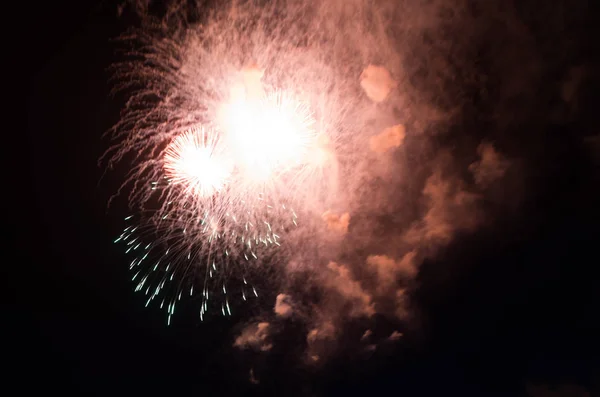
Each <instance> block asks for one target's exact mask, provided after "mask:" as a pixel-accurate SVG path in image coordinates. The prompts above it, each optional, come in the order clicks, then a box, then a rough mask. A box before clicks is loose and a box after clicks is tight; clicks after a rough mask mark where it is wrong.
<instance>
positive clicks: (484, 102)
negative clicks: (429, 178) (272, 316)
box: [4, 1, 600, 397]
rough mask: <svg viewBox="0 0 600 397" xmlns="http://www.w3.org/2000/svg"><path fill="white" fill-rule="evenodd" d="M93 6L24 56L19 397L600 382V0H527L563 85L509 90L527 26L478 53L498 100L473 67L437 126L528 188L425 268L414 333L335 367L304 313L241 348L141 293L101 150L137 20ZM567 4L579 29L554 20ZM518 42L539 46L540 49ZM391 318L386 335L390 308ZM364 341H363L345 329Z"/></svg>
mask: <svg viewBox="0 0 600 397" xmlns="http://www.w3.org/2000/svg"><path fill="white" fill-rule="evenodd" d="M79 3H83V2H72V4H67V3H62V5H58V4H56V5H55V4H48V5H43V6H41V7H42V8H41V9H35V10H28V13H31V12H33V14H34V16H33V17H30V18H28V22H27V28H23V29H24V30H27V33H26V36H27V37H28V40H26V42H25V43H24V44H22V47H23V48H30V49H31V50H30V51H26V57H25V59H23V60H22V61H21V62H20V63H21V64H22V65H23V67H24V70H25V71H26V74H27V75H28V76H27V84H26V85H25V89H26V90H27V96H28V100H27V102H26V106H27V116H26V129H27V132H26V133H21V132H19V133H21V134H23V136H24V137H26V139H27V141H26V143H25V145H24V146H23V147H21V148H7V149H8V154H9V156H11V158H12V156H16V157H15V159H17V158H18V161H19V162H20V163H21V164H19V166H18V172H19V175H18V178H16V179H18V181H17V182H16V183H17V184H18V186H19V190H20V191H19V194H14V192H12V189H8V192H7V193H8V194H9V195H10V196H13V197H16V198H17V199H18V201H19V202H18V203H17V208H18V210H12V209H9V210H8V211H10V212H13V211H14V213H12V214H9V219H11V221H10V222H11V223H13V222H14V224H9V225H8V226H5V228H6V229H7V233H12V232H11V231H12V230H16V231H17V234H16V236H17V240H18V241H17V244H16V245H15V244H8V246H7V247H6V249H5V258H6V260H5V266H6V267H9V268H10V269H11V272H12V271H13V270H14V271H15V272H16V273H15V276H14V277H13V276H11V277H9V278H6V279H4V284H5V285H8V286H9V291H11V293H10V294H9V295H11V297H10V298H9V300H8V305H9V306H8V310H7V312H5V314H4V321H5V324H8V325H9V330H11V331H10V333H9V335H10V337H8V338H4V343H5V349H7V350H8V352H9V354H8V362H9V363H8V365H7V366H8V367H11V368H12V369H14V370H16V374H17V375H16V377H15V379H18V386H17V387H18V389H15V390H19V392H14V393H8V394H7V395H12V394H19V395H20V394H24V392H21V390H22V388H25V390H29V388H32V389H33V390H35V391H36V392H44V393H51V394H53V393H57V394H59V393H60V395H80V396H86V395H92V396H95V395H98V396H101V395H102V396H104V395H140V396H142V395H143V396H148V395H166V393H170V395H183V394H184V393H185V395H246V394H250V395H285V396H287V395H303V396H321V395H375V393H378V394H386V395H405V396H413V395H414V396H424V395H457V396H459V395H460V396H528V395H529V396H534V397H535V396H550V395H555V394H551V393H550V392H540V391H538V392H537V393H538V394H535V393H534V392H533V391H531V390H532V389H531V387H532V385H546V386H548V387H549V388H553V387H558V386H561V385H562V386H564V385H569V384H570V385H581V386H582V387H584V388H586V389H587V390H588V391H590V393H593V390H596V392H598V391H599V390H600V360H599V359H600V349H599V348H598V343H597V339H598V335H600V330H599V327H598V314H599V313H600V306H599V305H598V303H599V302H600V299H599V298H600V293H599V291H600V289H599V288H598V281H600V279H599V278H598V276H597V274H598V271H597V267H598V264H599V263H600V261H599V260H598V236H599V234H598V221H599V220H600V217H599V216H598V215H599V205H598V203H600V201H599V200H598V199H599V197H598V195H597V192H595V189H594V187H596V188H597V186H598V182H599V179H598V175H599V174H598V167H599V165H600V143H599V141H598V133H599V131H600V130H599V129H598V127H599V125H598V122H597V109H598V108H599V107H598V105H599V104H600V102H599V101H598V94H597V93H598V89H599V88H600V85H599V83H600V79H599V77H600V76H599V75H598V73H597V70H598V65H599V64H598V63H597V62H598V58H597V51H595V50H596V49H595V48H594V47H595V46H594V44H593V41H594V40H593V39H592V37H594V36H595V34H594V31H595V30H597V29H596V26H594V23H593V19H594V18H593V17H592V12H591V6H590V9H587V8H586V7H585V4H584V3H586V2H584V1H574V2H566V1H565V2H556V4H554V3H552V4H550V3H551V2H537V3H536V2H534V1H527V2H523V4H522V5H521V6H520V13H521V14H520V15H521V16H522V20H521V23H523V25H524V26H526V28H527V29H529V30H530V31H531V35H532V37H533V41H532V42H533V43H534V44H533V46H534V48H536V49H538V50H539V53H540V54H542V55H541V59H543V60H544V62H545V63H544V65H545V67H544V68H543V69H542V70H541V71H540V72H539V73H540V76H539V79H540V80H541V81H542V82H546V83H547V84H538V85H537V86H536V90H538V91H536V92H535V93H534V95H530V96H528V97H527V100H526V101H525V102H519V98H518V97H517V98H516V99H515V100H514V102H513V103H509V102H507V101H505V100H504V99H503V100H502V102H501V103H500V99H499V98H500V96H501V95H502V94H501V92H502V89H501V87H500V85H501V84H504V83H503V82H505V81H506V80H505V79H503V78H502V77H503V76H504V73H515V70H514V69H511V68H512V66H511V65H513V63H510V65H508V66H506V67H505V66H503V63H502V62H501V61H500V60H499V59H498V56H501V57H503V56H506V54H511V51H510V48H511V45H512V44H511V43H510V38H507V39H506V40H509V42H508V43H506V42H505V41H504V40H505V39H503V38H495V37H494V36H493V33H492V34H490V38H489V41H490V43H491V44H489V45H486V41H485V40H486V39H485V38H484V39H482V40H481V42H482V43H481V45H480V54H479V57H478V59H479V61H478V62H480V63H478V64H477V65H476V66H474V67H476V68H478V69H480V70H482V74H484V75H487V76H489V79H488V80H487V82H486V83H485V88H486V90H487V95H484V94H483V93H482V90H479V89H477V90H474V89H472V88H470V87H467V85H468V84H469V83H468V82H465V81H464V80H461V79H458V80H457V82H456V84H465V90H464V91H465V92H466V93H467V95H472V96H473V100H472V101H470V102H469V103H470V105H469V107H468V108H467V109H464V110H463V114H462V117H461V118H460V121H459V122H457V124H456V125H454V126H452V127H450V128H448V131H447V132H446V133H445V134H443V135H441V136H437V137H436V138H435V139H436V140H437V141H438V142H437V144H438V145H439V146H440V147H444V148H448V149H449V150H451V151H453V153H454V154H455V156H460V155H461V150H462V148H463V145H468V144H469V142H474V141H480V140H481V139H482V138H485V137H491V138H492V139H493V140H494V141H495V142H498V143H499V145H500V146H501V147H502V149H503V151H504V153H507V154H508V155H509V157H510V158H512V159H515V160H514V161H515V164H518V166H516V167H513V171H512V172H514V173H515V175H513V176H511V178H512V179H511V180H512V181H514V183H513V184H512V185H510V186H511V187H510V189H509V188H507V187H506V186H508V185H505V186H504V187H503V188H501V189H500V190H501V191H498V192H495V193H494V195H493V196H492V198H490V199H489V200H490V203H486V205H489V208H490V210H489V211H491V212H494V211H496V212H497V213H496V214H495V215H496V216H495V218H496V219H497V220H496V221H495V222H494V223H493V224H492V226H490V227H485V228H481V229H479V230H478V231H477V232H476V233H465V234H464V235H462V234H461V235H459V236H457V237H455V239H453V241H452V242H451V243H450V244H448V245H447V246H445V247H443V249H442V250H441V252H439V253H438V254H437V255H436V257H435V258H432V259H426V260H425V261H424V262H423V263H422V264H421V265H420V268H419V274H418V276H417V279H416V280H417V284H418V287H417V288H416V290H415V291H414V296H413V301H414V305H415V308H416V309H415V310H416V311H417V312H418V313H419V316H418V319H419V320H418V322H417V323H415V324H412V325H411V326H409V327H408V328H407V330H406V332H405V334H406V337H405V339H404V340H403V341H402V343H398V344H391V343H390V344H389V345H385V344H384V345H383V346H382V347H381V348H378V349H377V351H376V352H374V353H373V354H369V355H361V354H356V353H355V352H354V350H352V349H351V348H350V347H349V348H348V349H347V350H348V352H347V353H346V352H345V349H344V348H342V349H339V352H338V353H337V354H336V355H335V356H334V357H333V358H332V359H331V360H330V361H328V362H327V363H326V364H325V365H323V366H318V367H310V366H303V365H300V364H299V363H298V362H297V361H296V360H295V359H294V357H293V356H294V355H295V354H297V353H298V351H301V350H302V348H301V347H300V345H301V344H302V339H303V337H302V335H301V334H300V333H299V332H298V333H295V332H294V326H293V325H291V326H290V330H289V331H288V332H287V333H284V334H280V335H278V336H276V338H277V341H278V342H277V345H276V347H275V348H274V349H273V350H272V351H271V352H269V354H267V355H261V354H254V353H251V352H240V351H237V350H235V349H232V343H233V338H234V336H235V332H234V331H232V330H236V329H238V328H239V324H236V321H235V320H236V319H235V318H230V319H224V318H219V317H217V318H215V319H214V320H212V321H210V322H208V323H202V324H187V325H181V326H175V327H169V328H167V327H166V326H165V321H164V318H163V317H164V316H162V315H161V314H160V313H159V312H158V311H156V310H153V309H151V308H149V309H145V308H144V299H143V298H141V297H139V296H136V295H135V294H134V293H133V285H132V283H131V282H130V275H129V273H128V269H127V265H128V261H127V260H126V258H124V257H123V254H122V250H121V249H120V247H117V246H115V245H114V244H113V243H112V241H113V240H114V238H115V236H117V235H118V234H119V233H120V231H121V230H122V227H123V224H122V218H123V216H124V215H125V214H126V211H125V208H124V203H123V202H122V201H119V200H117V202H116V203H115V204H114V206H113V207H110V208H109V209H108V210H107V201H108V199H109V197H110V196H111V194H112V193H113V192H114V191H115V190H116V189H117V188H118V186H119V185H120V183H121V180H120V179H119V172H112V173H108V174H107V175H106V176H104V177H103V171H104V169H103V168H102V167H99V166H98V164H97V161H98V158H99V157H100V155H101V154H102V153H103V152H104V150H106V147H107V141H106V139H102V134H103V133H104V132H105V131H106V130H107V129H108V128H110V127H111V126H112V125H113V124H114V123H116V122H117V121H118V119H119V111H120V109H121V107H122V106H123V104H124V101H125V97H124V96H123V95H122V94H118V95H115V96H111V95H110V90H111V83H110V82H109V77H110V74H109V72H108V71H107V68H108V66H109V65H110V64H111V63H113V62H114V61H115V60H116V59H117V58H116V57H117V54H116V51H115V46H114V42H111V40H110V39H111V38H114V37H116V36H117V35H119V34H120V33H122V32H123V31H124V29H125V28H126V27H127V26H129V25H130V24H132V23H135V18H133V17H131V16H127V15H126V14H124V16H123V17H120V18H119V17H118V16H117V7H116V5H114V4H112V3H110V2H102V3H99V4H94V5H92V4H91V3H92V2H89V3H90V5H86V6H83V5H81V4H79ZM86 3H87V2H86ZM559 3H560V4H562V6H560V5H559ZM571 3H573V5H571ZM538 5H543V7H542V8H538ZM31 7H32V8H33V7H36V8H37V7H38V6H34V5H32V6H31ZM560 7H563V8H562V9H561V8H560ZM476 8H477V7H474V8H473V10H474V11H473V12H474V13H476ZM557 15H559V16H560V15H562V16H563V18H564V23H562V22H561V23H560V24H558V23H555V22H556V18H558V17H556V16H557ZM544 18H548V20H552V21H553V22H552V23H547V24H546V23H544ZM559 25H560V26H559ZM596 25H597V23H596ZM24 34H25V33H24ZM500 47H502V48H504V50H503V52H502V53H500V55H498V54H497V53H496V48H500ZM506 48H508V50H507V49H506ZM515 48H517V50H515V56H517V57H519V56H523V54H520V53H519V50H518V49H521V48H522V46H518V45H516V44H515ZM525 58H526V57H525ZM579 66H581V67H583V70H585V71H586V72H585V78H584V80H583V81H584V82H583V83H582V84H581V85H580V87H579V89H578V90H576V92H575V94H573V95H574V96H575V98H576V99H572V100H571V101H570V102H569V103H568V104H564V103H563V102H561V97H560V94H559V93H558V92H559V90H558V89H557V87H560V84H561V81H563V80H564V79H565V76H567V75H568V73H569V70H573V68H577V67H579ZM517 81H518V79H517ZM478 87H479V86H478ZM540 87H541V88H540ZM517 89H518V87H517ZM531 98H533V99H531ZM575 102H576V104H577V105H576V109H575V110H573V109H572V104H573V103H575ZM500 107H503V108H502V109H500ZM506 107H509V108H506ZM498 109H500V110H498ZM507 109H508V110H507ZM565 109H570V110H565ZM496 111H498V112H499V113H501V114H506V113H507V112H510V113H511V114H514V119H515V120H517V122H514V123H512V124H511V125H510V126H509V127H507V128H503V129H500V128H496V125H495V123H502V122H503V121H502V120H497V119H494V118H493V117H484V116H483V115H484V114H493V113H494V112H496ZM566 114H568V115H566ZM554 116H556V117H554ZM13 150H14V151H15V152H18V153H11V151H13ZM21 150H23V151H24V152H25V153H23V152H20V151H21ZM8 172H9V173H15V172H17V168H14V169H12V170H9V171H8ZM21 188H22V193H21ZM503 189H504V190H503ZM514 192H523V193H522V194H515V195H512V193H514ZM509 193H511V195H510V197H508V196H509ZM503 195H505V196H506V197H508V198H505V196H503ZM494 200H498V201H502V203H504V204H503V205H495V203H494ZM21 207H22V208H21ZM9 241H10V240H9ZM12 302H14V304H12ZM375 321H376V322H377V323H378V324H379V323H380V324H381V325H380V327H381V329H384V330H385V329H387V328H386V327H387V326H388V325H386V323H385V320H384V319H375ZM13 330H14V333H13V332H12V331H13ZM346 343H347V344H348V345H349V346H350V345H351V344H352V343H353V342H352V341H350V340H349V341H345V340H344V339H343V338H342V340H340V341H338V345H341V346H344V345H345V344H346ZM250 368H260V384H257V385H255V384H253V383H252V382H250V381H249V375H248V374H249V369H250ZM257 371H258V370H257ZM11 372H12V371H10V370H9V374H10V373H11ZM9 377H10V375H9ZM528 387H529V389H528ZM528 390H529V394H528ZM565 395H567V394H565ZM572 395H575V394H572ZM590 395H591V394H590ZM582 396H583V394H582Z"/></svg>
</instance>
